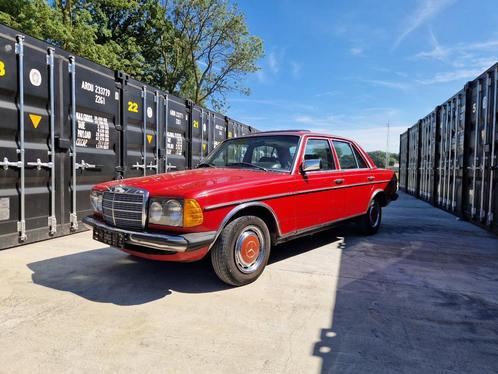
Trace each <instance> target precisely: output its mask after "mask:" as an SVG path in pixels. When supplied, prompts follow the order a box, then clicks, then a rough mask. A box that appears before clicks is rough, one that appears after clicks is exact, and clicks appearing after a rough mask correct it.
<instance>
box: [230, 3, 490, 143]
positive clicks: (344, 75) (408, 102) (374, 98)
mask: <svg viewBox="0 0 498 374" xmlns="http://www.w3.org/2000/svg"><path fill="white" fill-rule="evenodd" d="M238 4H239V8H240V9H241V10H242V12H243V13H244V14H245V15H246V20H247V23H248V26H249V29H250V31H251V33H253V34H255V35H258V36H259V37H261V38H262V39H263V41H264V44H265V57H264V58H263V59H262V60H261V61H260V66H261V71H259V72H258V73H257V74H255V75H251V76H250V77H249V78H248V80H247V82H246V84H247V85H248V86H249V87H250V88H251V91H252V92H251V95H250V96H248V97H247V96H238V95H230V97H229V100H228V101H229V104H230V109H229V111H228V114H229V115H230V116H231V117H233V118H236V119H239V120H241V121H244V122H247V123H249V124H251V125H253V126H254V127H256V128H258V129H260V130H269V129H289V128H296V129H298V128H305V129H310V130H318V131H323V132H327V133H333V134H339V135H346V136H349V137H351V138H354V139H356V140H357V141H359V142H360V143H361V144H362V145H363V146H364V147H365V148H366V149H367V150H377V149H382V150H384V149H385V148H386V124H387V122H388V121H389V122H390V125H391V136H390V146H389V149H390V150H391V151H393V152H397V151H398V148H399V134H400V133H401V132H403V131H404V130H405V129H406V128H407V127H409V126H411V125H413V124H415V123H416V121H417V120H418V119H420V118H421V117H423V116H425V115H426V114H428V113H429V112H430V111H431V110H432V109H433V108H434V107H435V106H436V105H438V104H440V103H442V102H443V101H444V100H446V99H447V98H449V97H450V96H451V95H453V94H454V93H456V91H457V90H459V89H461V88H462V87H463V85H464V84H465V82H467V81H468V80H471V79H473V78H474V77H475V76H477V75H478V74H479V73H480V72H482V71H484V70H485V69H486V68H488V67H489V66H491V65H492V64H493V63H494V62H495V61H497V60H498V27H497V25H498V9H497V7H496V1H493V0H489V1H487V0H483V1H465V0H382V1H381V0H377V1H375V0H355V1H346V0H344V1H335V0H328V1H326V0H313V1H311V0H309V1H298V0H266V1H263V0H241V1H239V3H238Z"/></svg>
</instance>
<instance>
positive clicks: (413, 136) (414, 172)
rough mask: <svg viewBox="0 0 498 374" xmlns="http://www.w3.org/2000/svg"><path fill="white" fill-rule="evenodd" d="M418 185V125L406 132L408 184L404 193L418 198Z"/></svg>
mask: <svg viewBox="0 0 498 374" xmlns="http://www.w3.org/2000/svg"><path fill="white" fill-rule="evenodd" d="M419 183H420V123H419V122H417V123H416V124H415V125H413V126H412V127H410V129H409V130H408V183H407V187H406V191H407V192H408V193H409V194H412V195H415V196H417V197H418V194H419Z"/></svg>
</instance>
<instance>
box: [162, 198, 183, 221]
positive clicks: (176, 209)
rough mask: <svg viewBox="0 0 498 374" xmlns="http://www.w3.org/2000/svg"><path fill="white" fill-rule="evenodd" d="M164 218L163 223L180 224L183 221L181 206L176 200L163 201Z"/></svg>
mask: <svg viewBox="0 0 498 374" xmlns="http://www.w3.org/2000/svg"><path fill="white" fill-rule="evenodd" d="M163 209H164V219H163V222H164V224H165V225H169V226H181V225H182V223H183V207H182V204H181V203H180V202H179V201H178V200H168V201H166V202H165V203H164V206H163Z"/></svg>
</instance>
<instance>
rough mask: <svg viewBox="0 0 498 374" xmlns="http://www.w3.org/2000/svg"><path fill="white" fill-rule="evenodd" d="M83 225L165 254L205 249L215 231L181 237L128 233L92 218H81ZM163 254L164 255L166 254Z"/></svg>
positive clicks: (210, 242)
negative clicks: (117, 234)
mask: <svg viewBox="0 0 498 374" xmlns="http://www.w3.org/2000/svg"><path fill="white" fill-rule="evenodd" d="M83 223H84V224H85V226H86V227H88V228H89V229H100V230H105V231H107V232H111V233H120V234H123V237H124V245H125V247H126V244H130V245H134V246H139V247H145V248H152V249H156V250H159V251H165V252H166V253H171V252H173V253H178V252H188V251H194V250H196V249H200V248H202V247H206V246H209V245H211V244H212V242H213V241H214V239H215V238H216V231H208V232H199V233H197V232H196V233H190V234H182V235H168V234H162V233H159V232H148V231H130V230H126V229H120V228H117V227H114V226H110V225H108V224H106V223H105V222H103V221H100V220H98V219H96V218H95V217H94V216H87V217H84V218H83ZM166 253H165V254H166Z"/></svg>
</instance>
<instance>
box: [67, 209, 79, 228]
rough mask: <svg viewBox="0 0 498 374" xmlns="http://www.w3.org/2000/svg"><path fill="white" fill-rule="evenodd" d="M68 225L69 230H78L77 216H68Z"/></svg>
mask: <svg viewBox="0 0 498 374" xmlns="http://www.w3.org/2000/svg"><path fill="white" fill-rule="evenodd" d="M69 223H70V224H71V230H78V216H77V215H76V213H71V214H69Z"/></svg>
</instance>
